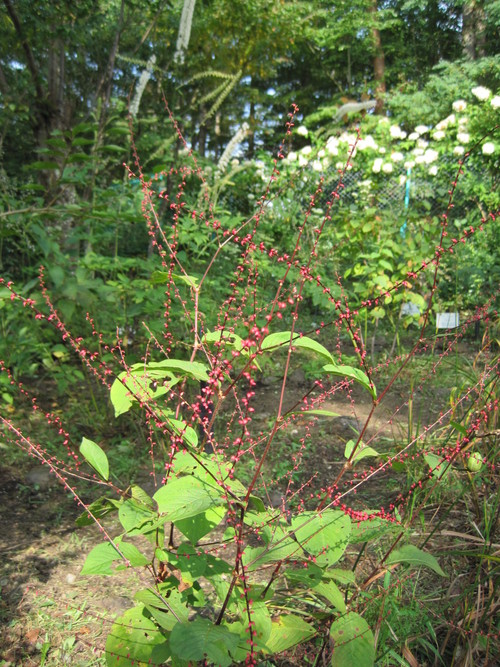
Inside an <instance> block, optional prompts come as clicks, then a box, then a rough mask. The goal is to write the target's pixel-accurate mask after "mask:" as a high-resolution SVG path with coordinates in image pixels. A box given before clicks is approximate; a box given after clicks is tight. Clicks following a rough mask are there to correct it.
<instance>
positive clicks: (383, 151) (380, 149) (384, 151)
mask: <svg viewBox="0 0 500 667" xmlns="http://www.w3.org/2000/svg"><path fill="white" fill-rule="evenodd" d="M378 152H379V153H382V155H384V153H386V152H387V151H386V150H385V147H384V146H380V148H379V149H378Z"/></svg>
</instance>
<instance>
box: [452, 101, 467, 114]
mask: <svg viewBox="0 0 500 667" xmlns="http://www.w3.org/2000/svg"><path fill="white" fill-rule="evenodd" d="M451 106H452V108H453V111H456V112H457V113H462V111H465V110H466V109H467V102H466V101H465V100H455V102H453V104H452V105H451Z"/></svg>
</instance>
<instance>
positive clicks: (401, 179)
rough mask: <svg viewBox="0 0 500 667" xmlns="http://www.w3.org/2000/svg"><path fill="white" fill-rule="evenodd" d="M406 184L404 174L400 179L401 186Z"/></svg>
mask: <svg viewBox="0 0 500 667" xmlns="http://www.w3.org/2000/svg"><path fill="white" fill-rule="evenodd" d="M405 183H406V176H405V175H404V174H401V176H400V177H399V185H404V184H405Z"/></svg>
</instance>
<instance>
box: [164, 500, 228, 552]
mask: <svg viewBox="0 0 500 667" xmlns="http://www.w3.org/2000/svg"><path fill="white" fill-rule="evenodd" d="M225 516H226V508H225V507H210V508H209V509H208V510H206V511H205V512H203V513H201V514H196V515H195V516H192V517H189V518H187V519H177V520H176V521H175V527H176V528H177V529H178V530H180V531H181V533H182V534H183V535H185V536H186V537H187V538H188V540H189V541H190V542H191V544H196V543H197V542H198V540H201V538H202V537H204V536H205V535H208V533H210V532H211V531H212V530H213V529H214V528H216V527H217V526H218V525H219V524H220V522H221V521H222V519H223V518H224V517H225Z"/></svg>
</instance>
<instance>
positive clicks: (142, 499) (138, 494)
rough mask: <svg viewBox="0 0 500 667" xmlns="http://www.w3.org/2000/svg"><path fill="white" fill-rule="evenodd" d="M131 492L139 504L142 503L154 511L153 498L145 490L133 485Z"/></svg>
mask: <svg viewBox="0 0 500 667" xmlns="http://www.w3.org/2000/svg"><path fill="white" fill-rule="evenodd" d="M130 492H131V494H132V498H134V500H137V502H138V503H142V504H143V505H144V506H145V507H149V508H150V509H152V510H154V508H155V504H154V501H153V499H152V498H151V496H149V494H147V493H146V491H144V489H143V488H142V487H140V486H138V485H137V484H133V485H132V487H131V489H130Z"/></svg>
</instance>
